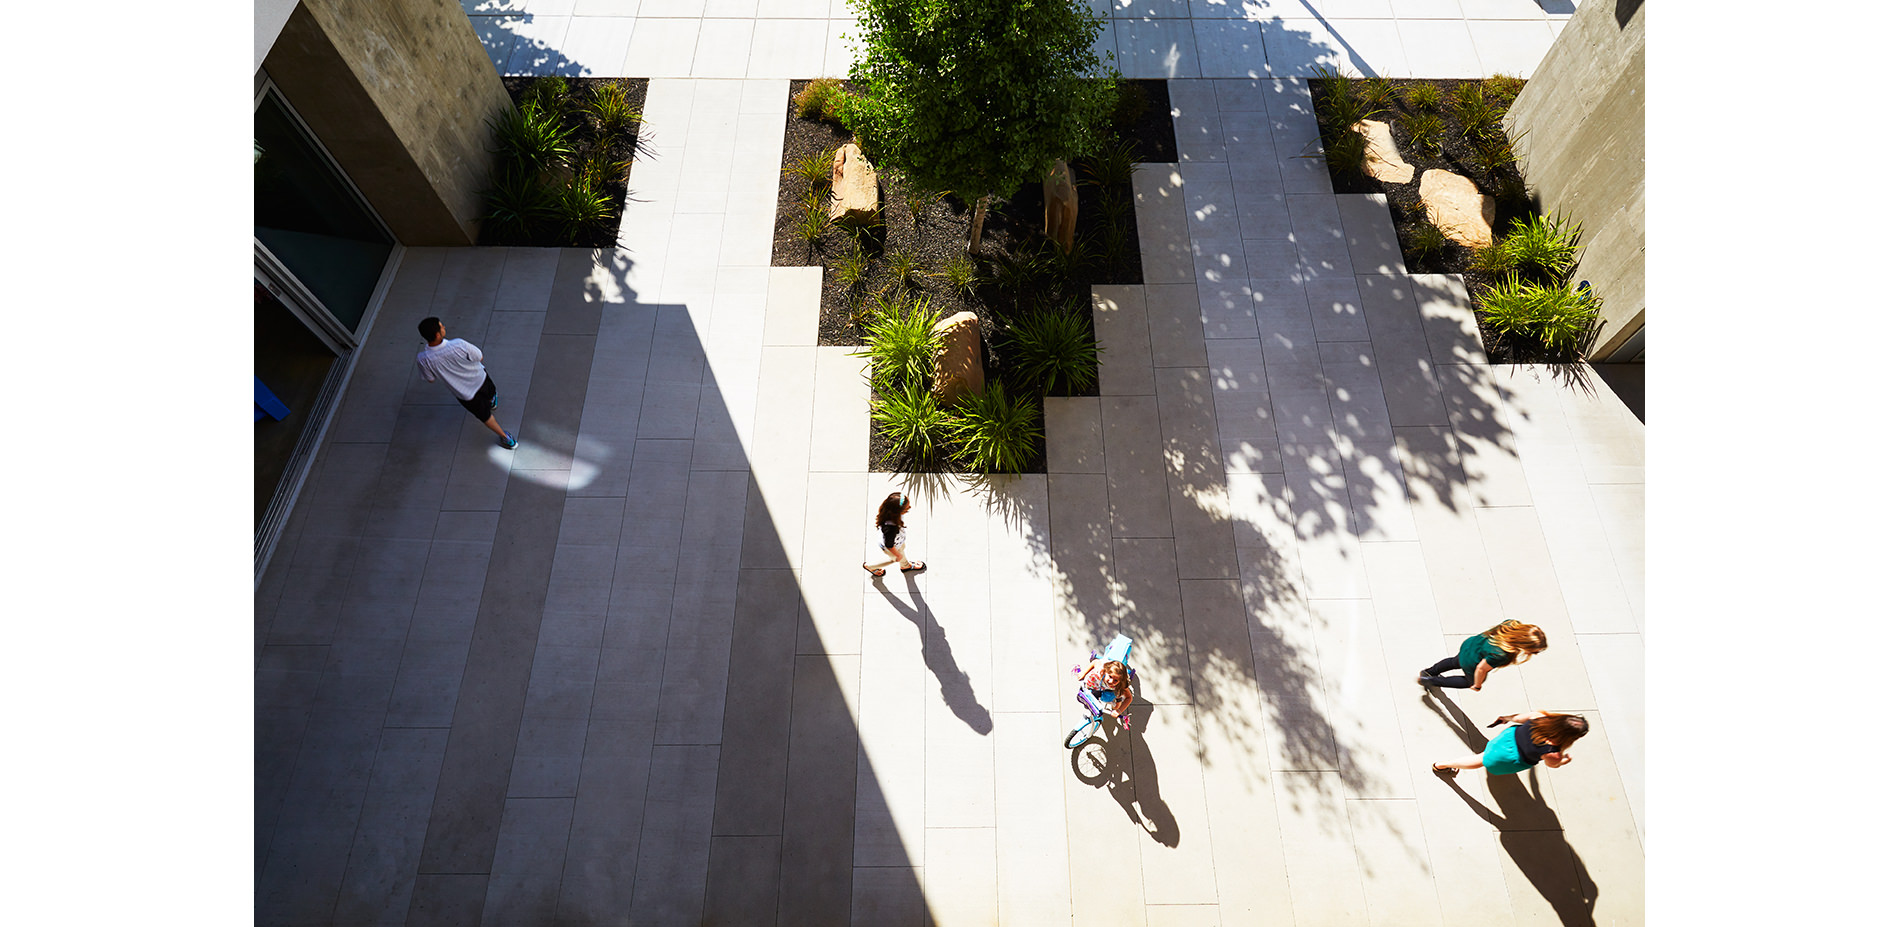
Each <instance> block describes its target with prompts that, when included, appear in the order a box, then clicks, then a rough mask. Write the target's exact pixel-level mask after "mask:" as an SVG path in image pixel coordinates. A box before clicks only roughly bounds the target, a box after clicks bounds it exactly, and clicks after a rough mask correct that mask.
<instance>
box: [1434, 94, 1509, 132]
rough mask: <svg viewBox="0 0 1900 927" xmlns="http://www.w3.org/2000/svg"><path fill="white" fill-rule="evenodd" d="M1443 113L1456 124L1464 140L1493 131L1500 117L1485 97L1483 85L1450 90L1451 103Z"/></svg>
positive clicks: (1497, 110)
mask: <svg viewBox="0 0 1900 927" xmlns="http://www.w3.org/2000/svg"><path fill="white" fill-rule="evenodd" d="M1445 111H1446V112H1447V113H1449V114H1450V115H1451V118H1452V120H1453V121H1455V122H1456V123H1457V124H1458V133H1459V134H1460V135H1463V136H1464V137H1466V138H1470V137H1472V136H1474V135H1479V134H1482V133H1485V132H1491V131H1495V126H1496V125H1497V122H1498V117H1499V116H1501V115H1502V113H1501V111H1500V110H1499V109H1498V108H1497V105H1496V104H1494V103H1492V102H1491V101H1490V100H1489V99H1487V98H1486V97H1485V95H1484V87H1483V85H1481V84H1477V83H1463V84H1459V85H1458V86H1456V87H1454V88H1452V91H1451V102H1450V103H1448V104H1447V105H1446V107H1445Z"/></svg>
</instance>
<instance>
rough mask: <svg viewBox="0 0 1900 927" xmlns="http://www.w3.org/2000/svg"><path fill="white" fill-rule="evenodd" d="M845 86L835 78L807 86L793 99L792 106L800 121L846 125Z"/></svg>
mask: <svg viewBox="0 0 1900 927" xmlns="http://www.w3.org/2000/svg"><path fill="white" fill-rule="evenodd" d="M844 99H845V90H844V84H843V83H842V82H840V81H839V80H838V79H837V78H835V77H821V78H819V79H817V80H815V81H812V82H811V83H809V84H806V85H805V89H803V90H800V91H799V92H798V93H797V94H796V95H794V96H793V97H792V106H793V107H794V108H795V109H796V110H797V112H798V118H800V119H815V120H817V121H819V122H829V123H831V124H833V125H837V126H842V125H844V115H843V114H844Z"/></svg>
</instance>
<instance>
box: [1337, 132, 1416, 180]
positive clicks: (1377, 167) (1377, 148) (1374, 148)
mask: <svg viewBox="0 0 1900 927" xmlns="http://www.w3.org/2000/svg"><path fill="white" fill-rule="evenodd" d="M1352 130H1353V131H1354V132H1357V133H1359V134H1360V135H1363V136H1365V139H1366V157H1365V161H1364V162H1363V163H1361V164H1360V169H1361V170H1364V171H1365V172H1366V176H1368V177H1371V178H1372V179H1374V180H1383V181H1385V182H1386V183H1411V182H1412V175H1413V174H1415V173H1417V170H1418V169H1417V168H1414V167H1413V166H1412V165H1411V164H1409V163H1407V162H1406V160H1405V156H1404V155H1401V154H1399V146H1398V143H1396V142H1394V141H1392V127H1391V126H1389V125H1386V124H1385V123H1383V122H1379V121H1378V120H1374V119H1361V120H1359V121H1358V122H1355V123H1353V124H1352Z"/></svg>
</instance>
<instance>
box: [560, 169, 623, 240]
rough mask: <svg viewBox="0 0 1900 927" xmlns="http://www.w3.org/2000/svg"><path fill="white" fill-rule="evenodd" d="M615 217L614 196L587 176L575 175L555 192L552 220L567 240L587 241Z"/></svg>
mask: <svg viewBox="0 0 1900 927" xmlns="http://www.w3.org/2000/svg"><path fill="white" fill-rule="evenodd" d="M613 217H614V200H613V197H611V196H609V195H607V193H606V191H604V190H602V189H600V188H599V187H597V186H595V185H594V184H592V183H589V182H588V181H587V179H586V178H584V177H576V178H574V181H573V182H572V183H569V184H567V185H566V186H564V187H562V188H561V189H559V190H558V191H556V192H555V195H554V216H553V223H554V228H555V232H556V234H557V235H559V237H560V240H561V242H562V243H564V244H569V245H580V244H586V243H587V241H588V239H589V238H590V237H591V236H592V235H594V234H595V233H596V232H599V231H600V230H602V229H604V228H606V226H607V222H608V221H609V220H611V219H612V218H613Z"/></svg>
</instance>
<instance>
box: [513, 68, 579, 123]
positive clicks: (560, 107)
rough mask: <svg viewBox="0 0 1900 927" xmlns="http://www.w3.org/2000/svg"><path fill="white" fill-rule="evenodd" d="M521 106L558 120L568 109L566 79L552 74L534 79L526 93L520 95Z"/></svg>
mask: <svg viewBox="0 0 1900 927" xmlns="http://www.w3.org/2000/svg"><path fill="white" fill-rule="evenodd" d="M521 105H523V106H532V107H534V108H536V109H539V110H540V111H541V112H543V113H545V114H547V115H549V116H552V117H555V118H557V119H558V118H559V117H561V116H562V115H564V114H566V112H567V109H568V99H567V79H566V78H563V77H557V76H555V75H553V74H548V75H544V76H542V77H537V78H535V79H534V83H532V84H529V85H528V92H527V93H524V94H522V95H521Z"/></svg>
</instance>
